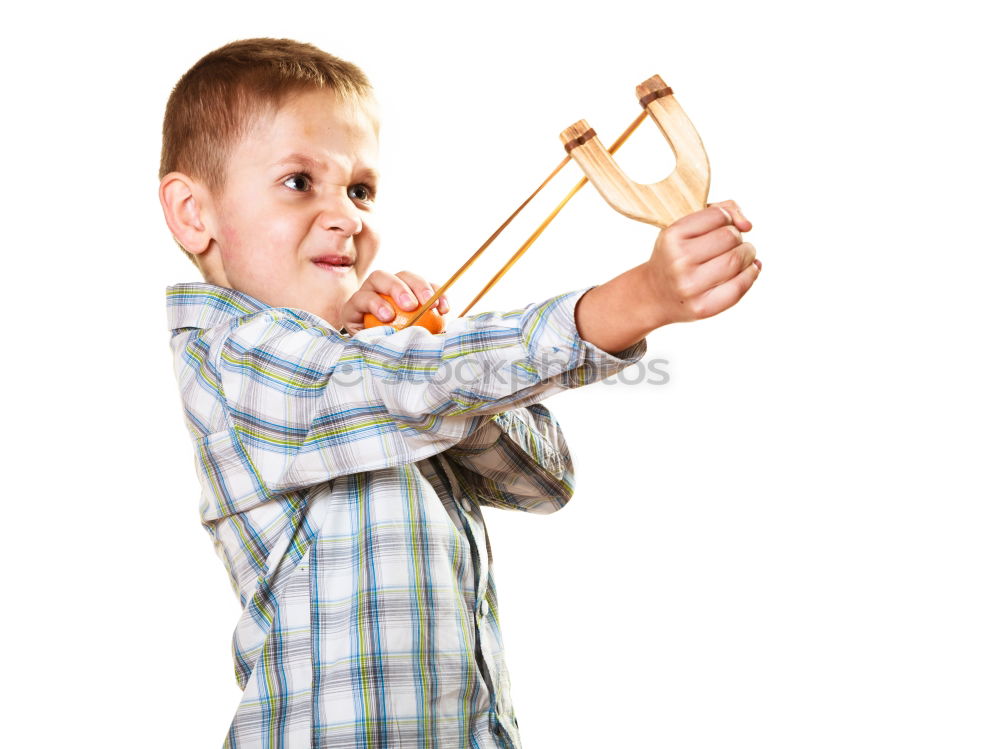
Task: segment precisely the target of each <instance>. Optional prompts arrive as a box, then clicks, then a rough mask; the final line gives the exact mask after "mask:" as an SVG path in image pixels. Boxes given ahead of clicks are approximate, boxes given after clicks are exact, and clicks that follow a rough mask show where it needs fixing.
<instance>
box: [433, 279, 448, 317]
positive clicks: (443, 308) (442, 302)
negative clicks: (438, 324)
mask: <svg viewBox="0 0 1000 749" xmlns="http://www.w3.org/2000/svg"><path fill="white" fill-rule="evenodd" d="M431 286H432V287H433V288H434V293H437V290H438V289H439V288H440V286H439V285H438V284H436V283H432V284H431ZM437 308H438V312H440V313H441V314H442V315H446V314H448V310H450V309H451V305H450V304H448V297H447V295H446V294H442V295H441V296H439V297H438V300H437Z"/></svg>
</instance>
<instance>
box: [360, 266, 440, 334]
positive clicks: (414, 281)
mask: <svg viewBox="0 0 1000 749" xmlns="http://www.w3.org/2000/svg"><path fill="white" fill-rule="evenodd" d="M435 290H437V284H432V283H429V282H427V281H425V280H424V279H423V278H421V277H420V276H418V275H417V274H416V273H410V272H409V271H400V272H399V273H397V274H396V275H393V274H392V273H387V272H386V271H382V270H376V271H372V273H371V274H370V275H369V276H368V278H366V279H365V282H364V283H363V284H361V288H360V289H358V290H357V292H355V293H354V295H353V296H351V298H350V299H348V300H347V303H346V304H345V305H344V310H343V313H342V319H343V320H344V327H345V328H347V332H348V333H349V334H350V335H354V334H355V333H357V332H358V331H359V330H362V329H364V328H368V327H373V326H375V325H392V326H393V327H394V328H396V329H397V330H398V329H400V328H402V327H403V326H404V325H406V323H407V322H408V321H409V319H410V316H409V315H407V314H406V313H407V312H414V311H416V309H417V308H418V307H419V306H420V305H421V304H423V303H424V302H426V301H427V300H428V299H429V298H430V297H431V295H432V294H433V293H434V291H435ZM448 310H449V305H448V300H447V298H446V297H444V296H441V297H439V298H438V300H437V302H436V303H435V304H434V306H433V307H431V308H430V309H429V310H427V312H425V313H424V314H423V315H421V317H420V320H418V321H417V323H416V324H417V325H421V326H423V327H425V328H427V329H428V330H430V331H431V332H432V333H440V332H441V331H442V330H444V321H443V320H442V319H441V315H443V314H445V313H446V312H448Z"/></svg>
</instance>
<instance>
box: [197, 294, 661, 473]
mask: <svg viewBox="0 0 1000 749" xmlns="http://www.w3.org/2000/svg"><path fill="white" fill-rule="evenodd" d="M585 292H586V289H584V290H581V291H576V292H571V293H568V294H563V295H561V296H559V297H555V298H553V299H550V300H548V301H545V302H542V303H540V304H534V305H530V306H528V307H526V308H525V309H523V310H518V311H516V312H509V313H485V314H482V315H475V316H472V317H465V318H459V319H458V320H455V321H453V323H452V324H451V325H450V326H449V329H448V330H447V331H446V332H444V333H441V334H437V335H431V334H430V333H428V332H427V331H426V330H424V329H423V328H419V327H416V326H414V327H411V328H407V329H405V330H402V331H393V330H392V329H391V328H389V327H388V326H381V327H377V328H371V329H368V330H364V331H361V332H359V333H358V334H356V335H355V336H354V337H353V338H346V337H344V336H343V335H341V334H339V333H337V332H336V331H334V330H332V329H331V328H330V327H329V326H326V325H324V324H322V321H320V320H319V319H318V318H314V319H312V320H310V318H311V316H307V317H303V315H302V313H301V312H299V313H292V311H290V310H282V309H275V308H268V309H266V310H261V311H259V312H256V313H253V314H251V315H247V316H245V317H242V318H237V319H235V321H234V322H233V323H232V324H231V325H230V326H229V327H228V329H227V330H226V331H225V334H224V335H221V336H219V339H218V341H217V342H215V343H214V344H213V346H212V350H213V354H212V355H211V357H210V358H211V359H212V361H213V364H214V367H212V369H214V371H215V372H216V373H217V379H218V393H219V396H220V397H221V399H222V400H223V401H224V406H225V408H224V410H225V415H226V418H227V420H228V429H227V431H228V432H229V437H230V438H229V439H225V438H221V435H220V439H219V440H217V441H218V442H219V444H221V445H222V446H223V448H224V449H225V450H227V451H229V452H228V453H227V454H226V455H220V456H218V459H219V460H239V461H243V462H245V463H246V464H248V467H249V468H250V469H251V471H252V473H253V475H254V476H255V477H256V481H259V482H260V483H261V485H262V486H263V487H265V488H266V489H267V490H268V491H269V492H287V491H292V490H297V489H301V488H304V487H307V486H312V485H315V484H317V483H320V482H323V481H328V480H330V479H333V478H336V477H338V476H342V475H346V474H351V473H358V472H362V471H371V470H377V469H382V468H389V467H393V466H399V465H403V464H407V463H414V462H416V461H418V460H421V459H423V458H427V457H430V456H431V455H434V454H437V453H440V452H443V451H444V450H446V449H448V448H450V447H452V446H453V445H455V444H457V443H458V442H460V441H461V440H463V439H464V438H466V437H468V436H469V435H470V434H472V433H473V432H475V431H476V430H477V429H478V428H479V427H480V426H482V425H483V422H484V421H486V420H487V419H489V418H490V417H491V416H493V415H495V414H500V413H502V412H504V411H509V410H511V409H516V408H522V407H526V406H529V405H532V404H535V403H538V402H539V401H541V400H543V399H544V398H546V397H549V396H551V395H552V394H554V393H556V392H559V391H561V390H564V389H568V388H575V387H579V386H582V385H586V384H589V383H593V382H597V381H599V380H601V379H604V378H605V377H608V376H610V375H612V374H614V373H615V372H617V371H619V370H621V369H622V368H624V367H626V366H628V365H629V364H632V363H634V362H636V361H638V360H639V359H640V358H641V357H642V356H643V354H644V353H645V351H646V342H645V340H642V341H640V342H639V343H637V344H635V345H634V346H632V347H630V348H629V349H627V350H626V351H623V352H618V353H617V354H610V353H607V352H605V351H602V350H601V349H599V348H597V347H596V346H594V345H593V344H591V343H589V342H587V341H584V340H583V339H581V338H580V336H579V334H578V332H577V330H576V324H575V319H574V314H575V308H576V303H577V301H578V300H579V298H580V297H581V296H582V295H583V294H584V293H585ZM208 457H211V456H208ZM256 481H255V483H256Z"/></svg>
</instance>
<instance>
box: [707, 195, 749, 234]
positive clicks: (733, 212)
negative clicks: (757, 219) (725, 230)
mask: <svg viewBox="0 0 1000 749" xmlns="http://www.w3.org/2000/svg"><path fill="white" fill-rule="evenodd" d="M708 205H709V207H710V208H711V207H715V208H719V209H721V210H723V211H725V212H726V213H728V214H729V218H730V219H731V220H732V223H733V225H734V226H735V227H736V228H737V229H739V230H740V231H750V230H751V229H752V228H753V224H751V223H750V222H749V221H748V220H747V217H746V216H745V215H743V209H742V208H740V206H739V205H738V204H737V203H736V201H735V200H723V201H722V202H721V203H709V204H708Z"/></svg>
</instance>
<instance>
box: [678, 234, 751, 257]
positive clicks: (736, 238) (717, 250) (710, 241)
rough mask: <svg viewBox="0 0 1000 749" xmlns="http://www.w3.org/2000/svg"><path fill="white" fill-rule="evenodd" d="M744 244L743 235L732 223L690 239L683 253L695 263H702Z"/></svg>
mask: <svg viewBox="0 0 1000 749" xmlns="http://www.w3.org/2000/svg"><path fill="white" fill-rule="evenodd" d="M741 244H743V235H742V234H741V233H740V230H739V229H737V228H736V227H735V226H733V225H732V224H726V225H725V226H720V227H719V228H718V229H713V230H712V231H710V232H708V233H707V234H703V235H702V236H700V237H694V238H693V239H690V240H689V241H688V242H687V243H686V244H685V245H684V250H683V254H684V256H685V257H686V258H687V260H688V261H689V262H691V263H693V264H696V265H697V264H700V263H704V262H707V261H708V260H711V259H712V258H715V257H718V256H719V255H722V254H724V253H726V252H729V251H730V250H732V249H734V248H736V247H739V246H740V245H741Z"/></svg>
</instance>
